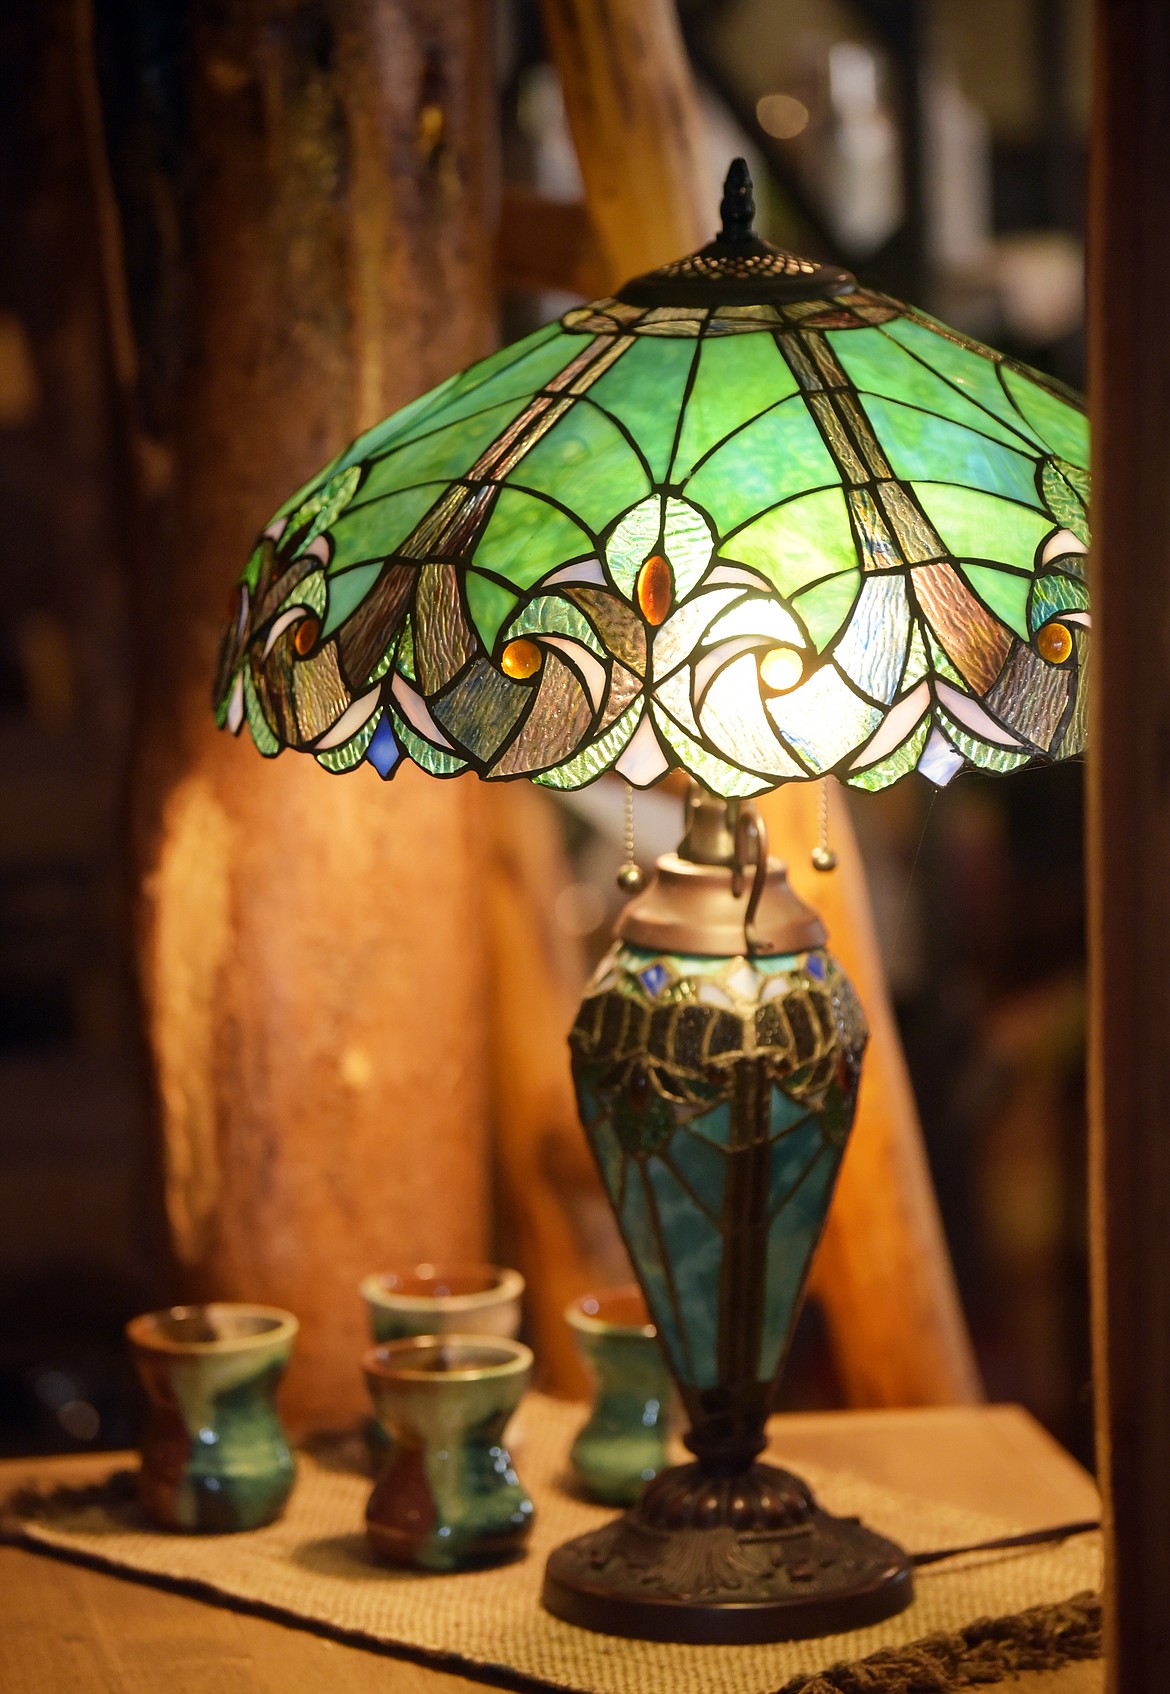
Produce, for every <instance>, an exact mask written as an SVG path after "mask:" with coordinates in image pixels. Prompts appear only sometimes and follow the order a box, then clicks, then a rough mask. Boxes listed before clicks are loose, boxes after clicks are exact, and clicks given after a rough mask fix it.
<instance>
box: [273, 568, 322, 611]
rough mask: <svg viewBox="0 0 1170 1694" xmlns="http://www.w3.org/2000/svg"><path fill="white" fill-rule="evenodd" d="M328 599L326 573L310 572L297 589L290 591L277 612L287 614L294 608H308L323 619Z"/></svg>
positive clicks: (297, 585) (298, 584)
mask: <svg viewBox="0 0 1170 1694" xmlns="http://www.w3.org/2000/svg"><path fill="white" fill-rule="evenodd" d="M328 597H329V590H328V589H327V588H326V586H325V572H324V571H310V572H309V574H308V576H303V577H302V578H301V580H300V581H299V582H298V583H297V584H296V585H295V587H293V588H292V589H290V591H289V592H288V593H287V594H286V595H285V597H284V599H283V600H282V601H281V602H280V605H279V607H278V608H277V610H278V611H280V612H286V611H288V610H290V608H291V607H293V606H308V607H309V609H310V610H311V611H313V612H315V613H316V614H317V616H318V617H319V618H323V617H324V616H325V602H326V600H327V599H328Z"/></svg>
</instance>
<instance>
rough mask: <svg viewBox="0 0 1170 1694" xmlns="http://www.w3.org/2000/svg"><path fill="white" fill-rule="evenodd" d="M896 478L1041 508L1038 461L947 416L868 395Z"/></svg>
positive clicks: (867, 407) (869, 409)
mask: <svg viewBox="0 0 1170 1694" xmlns="http://www.w3.org/2000/svg"><path fill="white" fill-rule="evenodd" d="M864 405H865V411H866V414H867V416H868V418H869V421H870V423H871V424H872V425H873V427H874V429H875V430H876V432H877V437H878V440H879V441H880V442H881V444H882V447H883V449H884V451H885V454H886V457H887V458H888V459H889V461H890V466H891V469H892V470H893V472H894V475H895V476H900V477H905V478H906V479H907V480H911V479H913V478H915V477H923V478H926V479H927V480H929V481H930V482H954V483H961V484H963V485H964V486H966V487H968V488H983V489H986V490H988V491H989V492H990V493H992V494H1003V495H1006V496H1007V497H1008V498H1009V499H1011V500H1021V501H1023V503H1024V504H1025V505H1028V506H1036V505H1038V504H1039V497H1038V496H1037V493H1036V461H1035V459H1030V458H1027V457H1026V456H1025V455H1024V454H1023V453H1016V452H1013V451H1012V449H1011V448H1010V447H1005V446H1003V445H1002V444H1001V443H1000V442H998V441H992V440H990V439H989V438H988V437H987V436H986V435H981V434H978V433H977V432H976V431H975V430H972V429H967V428H965V426H964V425H962V424H957V423H951V422H950V421H949V420H948V419H946V418H939V417H935V416H934V415H933V414H931V413H928V412H920V411H918V410H916V409H915V408H914V407H913V406H903V405H900V404H899V403H898V401H896V400H881V399H878V398H877V397H876V396H873V395H870V396H867V397H866V399H865V402H864Z"/></svg>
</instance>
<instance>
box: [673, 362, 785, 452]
mask: <svg viewBox="0 0 1170 1694" xmlns="http://www.w3.org/2000/svg"><path fill="white" fill-rule="evenodd" d="M699 349H700V351H699V363H698V368H697V370H696V372H695V382H694V387H693V388H692V389H691V395H690V399H689V400H688V401H687V405H686V411H685V412H684V414H683V427H682V434H681V435H680V437H679V444H678V454H677V456H676V458H675V462H674V466H673V468H672V471H671V477H672V480H674V481H680V480H681V479H682V478H683V477H684V476H686V475H687V473H688V472H689V471H690V470H691V469H692V468H693V466H694V464H695V461H696V460H697V459H700V458H701V457H702V456H703V454H704V453H707V452H709V451H710V449H711V448H712V447H714V445H715V444H716V442H718V441H721V440H722V439H723V438H724V437H725V436H728V435H730V434H731V432H732V431H733V430H736V429H739V427H740V426H741V425H742V424H745V423H748V422H750V420H751V419H752V418H754V417H756V416H757V415H758V414H759V413H760V412H762V411H764V409H765V408H766V407H768V406H774V405H775V404H776V402H777V401H779V400H784V399H786V398H787V396H788V395H790V394H795V393H796V378H795V377H794V376H793V374H792V372H791V371H790V370H789V368H788V365H787V364H786V362H785V361H784V360H783V359H782V358H781V356H780V352H779V349H778V348H777V346H776V343H775V342H774V341H773V339H772V337H771V336H770V335H729V336H726V337H725V338H723V339H721V340H714V341H711V340H704V341H701V342H700V343H699Z"/></svg>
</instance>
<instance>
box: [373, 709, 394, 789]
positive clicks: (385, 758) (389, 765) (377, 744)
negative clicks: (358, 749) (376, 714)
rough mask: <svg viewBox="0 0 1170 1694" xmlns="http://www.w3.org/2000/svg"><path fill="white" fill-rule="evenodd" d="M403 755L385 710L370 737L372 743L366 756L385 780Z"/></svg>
mask: <svg viewBox="0 0 1170 1694" xmlns="http://www.w3.org/2000/svg"><path fill="white" fill-rule="evenodd" d="M401 757H402V749H401V748H400V747H399V745H398V743H397V741H396V740H395V739H394V731H393V730H392V729H391V728H390V720H389V718H388V717H387V716H386V714H385V712H383V713H382V716H381V718H380V719H379V722H378V727H377V729H376V730H375V731H374V733H373V736H372V737H371V739H370V745H369V746H368V747H367V748H366V758H367V759H368V760H369V761H370V763H371V764H372V765H373V767H374V769H375V770H376V771H377V773H378V775H379V776H380V777H381V778H382V780H383V782H384V781H385V780H386V778H387V777H388V776H389V775H390V773H391V771H392V770H393V769H394V767H395V765H396V764H397V763H398V761H399V759H400V758H401Z"/></svg>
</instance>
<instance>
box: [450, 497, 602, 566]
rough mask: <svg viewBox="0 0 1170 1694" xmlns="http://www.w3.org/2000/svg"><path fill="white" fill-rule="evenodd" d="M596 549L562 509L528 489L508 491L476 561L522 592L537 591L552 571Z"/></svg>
mask: <svg viewBox="0 0 1170 1694" xmlns="http://www.w3.org/2000/svg"><path fill="white" fill-rule="evenodd" d="M592 551H593V543H592V540H591V539H590V537H589V536H588V535H587V534H586V533H585V531H584V530H583V529H582V528H581V527H580V526H579V525H578V524H576V523H574V522H573V520H572V518H570V517H568V516H567V515H566V514H565V513H564V512H562V511H560V510H558V508H557V507H556V506H550V505H549V503H548V501H547V500H541V499H539V498H538V497H537V496H536V495H535V494H526V493H524V491H523V490H522V489H517V488H506V487H505V488H501V490H500V493H499V496H498V497H497V499H496V503H495V506H494V508H493V510H492V515H491V517H490V518H489V519H488V523H487V528H486V529H485V530H484V532H483V535H482V536H481V537H480V542H479V546H478V547H477V548H476V550H475V563H476V564H477V565H478V566H479V567H480V569H481V570H485V571H494V572H495V574H496V575H497V576H502V577H505V578H506V579H507V581H509V582H514V583H515V584H516V587H517V588H531V586H532V584H533V583H534V582H539V580H540V578H541V577H542V576H544V575H545V574H546V572H548V571H551V570H555V569H556V567H557V566H558V565H562V564H565V563H566V562H567V561H568V560H569V559H580V558H585V557H587V556H588V555H589V554H590V553H591V552H592Z"/></svg>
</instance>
